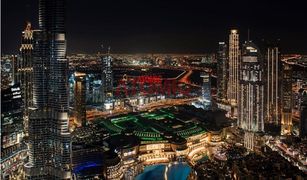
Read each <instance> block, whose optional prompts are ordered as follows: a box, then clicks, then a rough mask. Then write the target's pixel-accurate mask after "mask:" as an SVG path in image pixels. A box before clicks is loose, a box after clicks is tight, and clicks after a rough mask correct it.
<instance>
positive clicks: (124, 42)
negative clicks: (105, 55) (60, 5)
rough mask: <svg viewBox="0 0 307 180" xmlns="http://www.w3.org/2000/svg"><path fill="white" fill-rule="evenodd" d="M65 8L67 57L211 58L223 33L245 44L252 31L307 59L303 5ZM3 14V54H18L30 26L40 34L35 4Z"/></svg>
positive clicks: (12, 6)
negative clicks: (21, 38) (164, 55)
mask: <svg viewBox="0 0 307 180" xmlns="http://www.w3.org/2000/svg"><path fill="white" fill-rule="evenodd" d="M67 4H68V12H67V30H66V31H67V32H68V35H67V39H68V42H69V43H68V54H69V53H97V52H98V51H103V50H102V49H101V46H100V45H101V44H106V45H110V46H111V47H112V52H115V53H148V52H157V53H209V52H215V51H216V49H217V46H212V44H214V43H215V42H218V41H225V40H226V39H227V35H225V33H224V32H225V31H227V30H228V29H231V28H237V29H239V30H240V35H241V38H240V39H241V42H244V40H246V39H247V31H248V29H250V36H251V39H253V40H254V41H255V42H256V43H257V41H260V40H261V39H263V38H265V39H267V38H269V39H270V38H274V39H281V48H282V51H283V53H303V54H307V48H306V45H305V41H306V39H307V36H306V33H305V32H306V31H307V23H306V21H305V20H304V17H306V11H304V9H303V6H301V5H300V3H299V2H296V3H294V2H292V3H291V4H289V3H286V2H279V1H273V2H271V1H270V2H266V1H257V2H256V3H253V4H251V5H248V4H246V3H245V2H244V1H236V2H227V1H224V2H219V3H217V2H206V3H204V2H202V3H201V2H197V1H193V2H190V3H189V4H187V3H182V2H172V1H166V2H165V1H149V2H146V3H144V2H140V1H137V2H118V3H117V2H110V1H108V2H101V1H92V2H91V3H88V2H84V1H78V2H74V3H69V2H68V3H67ZM2 9H3V16H2V25H3V26H2V27H3V28H2V40H1V42H2V52H3V53H15V52H16V51H17V50H16V47H17V46H18V43H19V41H18V40H17V39H18V37H19V34H20V31H21V30H22V28H23V27H24V26H25V24H26V22H27V21H30V22H31V23H32V24H33V25H32V27H33V29H38V24H37V21H36V20H35V19H37V14H38V13H37V12H38V11H37V3H36V1H29V0H26V1H22V2H19V1H16V0H12V1H4V2H2ZM80 10H82V11H83V13H79V12H80ZM260 12H261V13H260ZM20 17H23V18H20ZM258 44H259V43H258ZM104 51H105V50H104Z"/></svg>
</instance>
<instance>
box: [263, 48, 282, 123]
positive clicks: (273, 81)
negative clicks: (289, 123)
mask: <svg viewBox="0 0 307 180" xmlns="http://www.w3.org/2000/svg"><path fill="white" fill-rule="evenodd" d="M265 59H266V66H265V74H266V78H265V79H266V116H265V119H266V122H267V123H270V124H274V125H280V122H281V60H280V49H279V47H278V44H277V43H269V44H268V45H267V49H266V55H265Z"/></svg>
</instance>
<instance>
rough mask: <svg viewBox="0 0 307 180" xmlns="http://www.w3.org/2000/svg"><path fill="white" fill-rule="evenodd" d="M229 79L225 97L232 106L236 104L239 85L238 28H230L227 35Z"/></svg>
mask: <svg viewBox="0 0 307 180" xmlns="http://www.w3.org/2000/svg"><path fill="white" fill-rule="evenodd" d="M228 53H229V80H228V89H227V98H228V101H229V102H230V103H231V105H232V106H236V105H237V101H238V85H239V68H240V65H239V57H240V50H239V34H238V30H236V29H232V30H231V31H230V35H229V52H228Z"/></svg>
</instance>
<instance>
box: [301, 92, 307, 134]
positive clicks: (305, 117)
mask: <svg viewBox="0 0 307 180" xmlns="http://www.w3.org/2000/svg"><path fill="white" fill-rule="evenodd" d="M300 116H301V117H300V137H301V138H304V139H306V138H307V91H306V90H305V91H304V92H303V101H302V104H301V115H300Z"/></svg>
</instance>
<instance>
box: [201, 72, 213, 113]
mask: <svg viewBox="0 0 307 180" xmlns="http://www.w3.org/2000/svg"><path fill="white" fill-rule="evenodd" d="M200 77H201V78H202V79H203V82H202V83H203V84H202V89H201V95H202V103H203V107H204V109H205V110H210V109H211V106H212V98H211V77H210V74H208V73H202V74H201V75H200Z"/></svg>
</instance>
